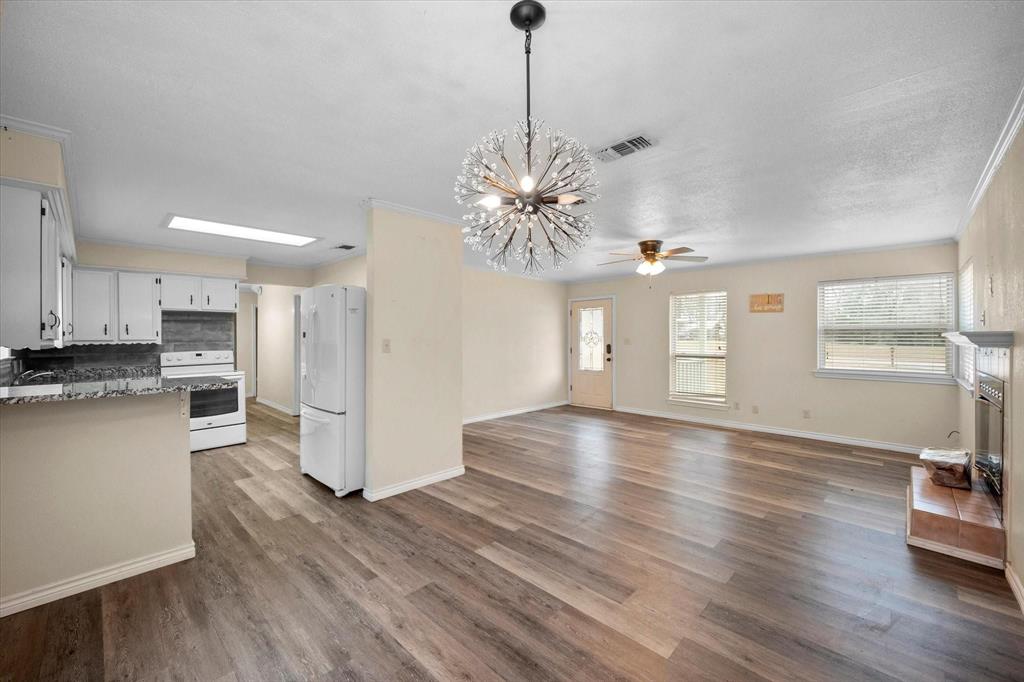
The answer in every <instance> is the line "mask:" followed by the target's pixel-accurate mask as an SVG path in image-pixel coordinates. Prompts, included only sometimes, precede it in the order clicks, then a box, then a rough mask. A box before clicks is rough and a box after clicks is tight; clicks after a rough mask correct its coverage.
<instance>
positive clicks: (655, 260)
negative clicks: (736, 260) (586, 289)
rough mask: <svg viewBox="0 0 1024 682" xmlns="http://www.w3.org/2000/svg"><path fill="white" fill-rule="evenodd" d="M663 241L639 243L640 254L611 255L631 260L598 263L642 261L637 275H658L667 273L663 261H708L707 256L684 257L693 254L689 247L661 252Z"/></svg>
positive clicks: (623, 259)
mask: <svg viewBox="0 0 1024 682" xmlns="http://www.w3.org/2000/svg"><path fill="white" fill-rule="evenodd" d="M661 244H662V241H661V240H660V239H645V240H643V241H642V242H638V245H639V246H640V253H622V252H618V251H613V252H611V253H610V254H609V255H611V256H631V257H630V258H620V259H619V260H611V261H608V262H607V263H598V265H611V264H613V263H625V262H627V261H642V262H641V263H640V265H638V266H637V268H636V271H637V274H640V275H657V274H660V273H662V272H664V271H665V264H664V263H662V262H661V261H663V260H673V261H686V262H687V263H703V262H704V261H706V260H707V259H708V257H707V256H684V255H682V254H684V253H692V252H693V249H691V248H690V247H688V246H680V247H677V248H674V249H668V250H667V251H662V250H661Z"/></svg>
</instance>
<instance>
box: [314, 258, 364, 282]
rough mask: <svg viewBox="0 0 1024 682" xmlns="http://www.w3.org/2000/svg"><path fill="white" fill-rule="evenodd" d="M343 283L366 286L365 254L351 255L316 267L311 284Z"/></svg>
mask: <svg viewBox="0 0 1024 682" xmlns="http://www.w3.org/2000/svg"><path fill="white" fill-rule="evenodd" d="M321 284H344V285H350V286H355V287H363V288H364V289H365V288H366V256H352V257H350V258H344V259H342V260H338V261H334V262H333V263H327V264H325V265H321V266H319V267H317V268H316V269H315V270H314V271H313V285H314V286H319V285H321Z"/></svg>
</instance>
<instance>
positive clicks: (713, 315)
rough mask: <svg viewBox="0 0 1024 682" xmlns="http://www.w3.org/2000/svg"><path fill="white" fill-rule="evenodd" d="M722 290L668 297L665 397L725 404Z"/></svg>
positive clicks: (724, 322) (723, 306)
mask: <svg viewBox="0 0 1024 682" xmlns="http://www.w3.org/2000/svg"><path fill="white" fill-rule="evenodd" d="M726 303H727V301H726V293H725V292H724V291H712V292H706V293H701V294H682V295H677V296H672V297H670V298H669V334H670V338H669V353H670V354H671V360H670V364H669V399H670V400H683V401H688V402H699V403H712V404H723V405H724V404H725V348H726V346H725V341H726V317H727V315H726V308H727V305H726Z"/></svg>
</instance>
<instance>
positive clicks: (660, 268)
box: [644, 260, 665, 275]
mask: <svg viewBox="0 0 1024 682" xmlns="http://www.w3.org/2000/svg"><path fill="white" fill-rule="evenodd" d="M644 262H646V261H644ZM663 272H665V264H664V263H662V262H661V261H660V260H656V261H654V262H653V263H651V274H652V275H660V274H661V273H663Z"/></svg>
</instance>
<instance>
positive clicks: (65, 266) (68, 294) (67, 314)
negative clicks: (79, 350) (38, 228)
mask: <svg viewBox="0 0 1024 682" xmlns="http://www.w3.org/2000/svg"><path fill="white" fill-rule="evenodd" d="M73 281H74V269H73V268H72V267H71V261H69V260H68V259H67V258H61V259H60V310H61V318H62V322H63V323H64V329H63V334H64V343H71V342H72V341H74V340H75V306H74V300H75V293H74V290H73V288H74V287H73V284H72V282H73Z"/></svg>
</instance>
